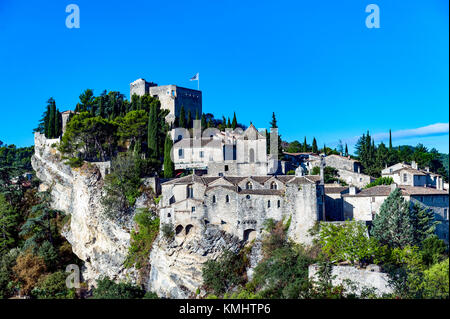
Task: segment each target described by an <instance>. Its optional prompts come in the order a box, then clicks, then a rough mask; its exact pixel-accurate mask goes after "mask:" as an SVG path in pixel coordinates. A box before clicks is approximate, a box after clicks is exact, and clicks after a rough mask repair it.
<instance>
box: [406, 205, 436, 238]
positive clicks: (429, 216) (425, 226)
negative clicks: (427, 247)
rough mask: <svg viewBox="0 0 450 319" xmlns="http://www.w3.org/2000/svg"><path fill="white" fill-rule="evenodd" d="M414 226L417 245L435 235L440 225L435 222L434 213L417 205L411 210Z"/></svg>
mask: <svg viewBox="0 0 450 319" xmlns="http://www.w3.org/2000/svg"><path fill="white" fill-rule="evenodd" d="M411 218H412V225H413V228H414V241H415V244H416V245H419V246H420V245H421V244H422V242H423V241H424V240H425V239H427V238H428V237H430V236H432V235H433V234H434V231H435V229H436V225H437V224H438V223H439V222H437V221H434V214H433V211H432V210H430V209H428V208H426V207H423V206H421V205H420V204H418V203H415V204H414V206H413V207H412V209H411Z"/></svg>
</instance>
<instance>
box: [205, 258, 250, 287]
mask: <svg viewBox="0 0 450 319" xmlns="http://www.w3.org/2000/svg"><path fill="white" fill-rule="evenodd" d="M245 268H246V263H245V262H244V260H243V258H242V255H241V254H235V253H233V252H231V251H229V250H226V251H224V253H223V254H222V256H221V257H220V258H218V259H217V260H208V261H207V262H206V263H205V264H204V266H203V270H202V273H203V282H204V285H205V287H206V289H207V290H210V291H213V292H214V293H215V294H218V295H219V294H222V293H224V292H225V291H227V290H228V289H229V288H230V287H232V286H236V285H239V284H241V283H242V282H243V273H244V272H245Z"/></svg>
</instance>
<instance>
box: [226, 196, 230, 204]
mask: <svg viewBox="0 0 450 319" xmlns="http://www.w3.org/2000/svg"><path fill="white" fill-rule="evenodd" d="M225 202H226V203H229V202H230V196H228V195H227V196H225Z"/></svg>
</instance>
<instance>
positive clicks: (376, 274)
mask: <svg viewBox="0 0 450 319" xmlns="http://www.w3.org/2000/svg"><path fill="white" fill-rule="evenodd" d="M318 270H319V266H318V265H310V266H309V268H308V271H309V278H310V279H315V280H317V272H318ZM332 276H335V278H334V279H333V281H332V284H333V286H337V285H340V284H343V285H344V286H346V283H345V281H346V280H351V281H352V282H353V283H355V284H356V285H357V287H356V291H355V292H356V293H357V294H358V295H359V294H361V291H362V289H363V288H369V289H370V288H374V289H376V290H375V293H376V294H377V295H378V296H382V295H383V294H390V293H392V292H393V289H392V288H391V287H390V286H389V281H388V280H389V277H388V275H387V274H386V273H383V272H380V270H379V267H378V266H376V265H369V266H368V267H367V268H366V269H358V268H356V267H353V266H333V270H332ZM352 292H353V291H352Z"/></svg>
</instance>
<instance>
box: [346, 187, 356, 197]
mask: <svg viewBox="0 0 450 319" xmlns="http://www.w3.org/2000/svg"><path fill="white" fill-rule="evenodd" d="M348 193H349V195H356V187H355V186H350V188H349V189H348Z"/></svg>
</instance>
